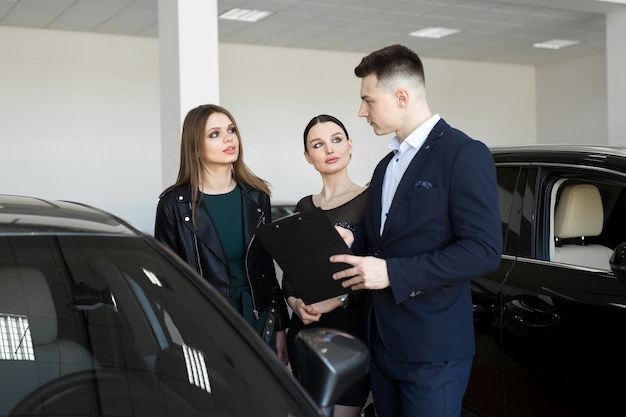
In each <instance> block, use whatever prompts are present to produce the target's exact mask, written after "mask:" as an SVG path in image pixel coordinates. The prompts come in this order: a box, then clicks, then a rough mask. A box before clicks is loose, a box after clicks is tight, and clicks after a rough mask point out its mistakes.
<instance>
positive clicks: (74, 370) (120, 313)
mask: <svg viewBox="0 0 626 417" xmlns="http://www.w3.org/2000/svg"><path fill="white" fill-rule="evenodd" d="M184 273H185V271H184V269H181V266H179V265H177V264H172V263H170V262H169V261H168V260H166V259H165V258H163V257H161V256H158V255H157V254H156V252H155V249H154V248H153V247H152V246H151V245H150V244H148V243H147V242H146V241H144V240H143V239H137V238H130V237H104V236H81V237H75V236H59V237H41V236H37V237H23V236H10V237H1V238H0V285H2V287H3V288H0V294H1V295H0V297H4V298H0V346H1V349H2V350H1V351H0V375H2V381H1V382H0V416H3V415H9V414H18V415H20V414H22V415H24V414H28V415H43V414H44V410H47V411H46V412H49V411H50V410H54V408H55V407H60V406H61V405H63V406H64V407H65V408H64V410H67V404H68V402H71V404H72V409H73V411H74V413H75V414H76V415H105V416H113V415H114V416H137V415H150V416H157V417H158V416H180V415H189V416H196V415H202V416H218V415H219V416H223V415H229V416H230V415H232V416H288V415H294V416H297V415H302V414H303V413H302V412H301V410H303V409H306V407H312V406H311V405H310V403H309V402H308V401H307V400H306V399H305V397H304V396H302V394H301V393H300V391H299V390H298V389H297V387H296V386H295V384H293V380H292V379H291V376H290V375H288V374H287V372H286V371H285V370H284V369H283V368H282V367H281V366H280V364H278V361H276V364H273V363H269V362H271V360H272V359H273V358H272V356H271V355H268V353H271V352H269V348H268V347H267V346H266V345H264V344H263V343H262V341H261V339H260V338H258V337H256V335H254V334H253V333H252V331H251V330H250V329H248V328H247V327H245V323H244V322H243V321H242V320H241V319H240V318H239V316H237V315H236V314H234V313H233V311H230V310H229V309H230V306H228V305H227V304H226V303H225V302H209V301H207V297H206V291H207V288H208V284H207V286H205V285H204V284H203V283H200V284H199V285H197V284H194V283H193V282H191V281H190V280H188V279H187V278H185V277H184V276H183V275H184ZM9 300H15V301H14V302H12V303H11V302H9ZM236 328H242V329H243V333H242V334H243V338H242V334H240V333H239V331H237V330H236ZM268 358H269V360H268ZM33 387H38V388H39V390H33V389H32V388H33ZM294 398H298V400H299V401H296V400H294ZM298 403H299V404H298ZM94 410H98V411H94Z"/></svg>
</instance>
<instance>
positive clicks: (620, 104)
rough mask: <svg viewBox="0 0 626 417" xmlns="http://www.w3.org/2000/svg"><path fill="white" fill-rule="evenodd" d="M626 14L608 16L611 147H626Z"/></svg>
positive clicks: (607, 56) (608, 85)
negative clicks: (625, 45) (625, 43)
mask: <svg viewBox="0 0 626 417" xmlns="http://www.w3.org/2000/svg"><path fill="white" fill-rule="evenodd" d="M625 40H626V12H614V13H610V14H608V15H607V16H606V63H607V65H606V67H607V76H606V78H607V87H608V91H607V97H608V127H609V128H608V134H609V138H608V139H609V141H608V143H609V145H619V146H626V77H625V76H624V74H626V48H625V47H624V41H625Z"/></svg>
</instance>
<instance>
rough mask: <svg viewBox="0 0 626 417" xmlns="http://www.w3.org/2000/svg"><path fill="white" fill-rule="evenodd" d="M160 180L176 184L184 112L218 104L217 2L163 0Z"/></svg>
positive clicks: (206, 0) (160, 57) (168, 183)
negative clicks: (203, 105)
mask: <svg viewBox="0 0 626 417" xmlns="http://www.w3.org/2000/svg"><path fill="white" fill-rule="evenodd" d="M158 18H159V76H160V93H161V167H162V170H161V176H162V177H161V180H162V182H163V187H167V186H169V185H171V184H173V183H174V181H175V180H176V176H177V174H178V166H179V163H180V134H181V130H182V124H183V120H184V118H185V115H186V114H187V112H188V111H189V110H191V109H192V108H194V107H196V106H198V105H200V104H207V103H214V104H219V50H218V30H217V19H218V17H217V0H159V8H158Z"/></svg>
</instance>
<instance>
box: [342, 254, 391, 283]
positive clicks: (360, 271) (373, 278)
mask: <svg viewBox="0 0 626 417" xmlns="http://www.w3.org/2000/svg"><path fill="white" fill-rule="evenodd" d="M330 261H331V262H335V263H346V264H350V265H352V268H348V269H344V270H343V271H339V272H335V273H334V274H333V279H335V280H338V279H345V278H349V279H346V280H345V281H343V282H342V283H341V285H342V286H343V287H344V288H351V289H353V290H362V289H369V290H382V289H383V288H387V287H388V286H389V285H390V284H389V276H388V274H387V261H385V260H384V259H380V258H375V257H373V256H355V255H333V256H331V257H330Z"/></svg>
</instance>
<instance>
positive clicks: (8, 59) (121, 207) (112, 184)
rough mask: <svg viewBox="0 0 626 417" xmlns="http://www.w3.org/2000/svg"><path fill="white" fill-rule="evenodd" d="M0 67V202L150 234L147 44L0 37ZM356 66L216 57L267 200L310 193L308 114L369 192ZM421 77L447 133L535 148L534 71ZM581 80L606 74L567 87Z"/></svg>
mask: <svg viewBox="0 0 626 417" xmlns="http://www.w3.org/2000/svg"><path fill="white" fill-rule="evenodd" d="M0 56H1V57H2V65H0V92H1V93H0V144H1V145H0V192H2V193H11V194H30V195H38V196H42V197H45V198H53V199H70V200H79V201H82V202H85V203H88V204H93V205H95V206H98V207H101V208H103V209H106V210H108V211H111V212H113V213H115V214H117V215H119V216H121V217H123V218H125V219H127V220H129V221H131V222H132V223H134V224H135V225H137V226H139V227H141V228H143V229H144V230H146V231H148V232H152V230H153V222H154V209H155V206H156V202H157V199H158V194H159V193H160V192H161V189H162V182H161V166H160V164H161V155H160V149H161V146H160V141H161V138H160V131H159V129H160V128H159V126H160V123H159V120H160V119H159V117H160V115H159V82H158V74H159V69H158V41H157V40H156V39H152V38H134V37H124V36H112V35H101V34H87V33H74V32H61V31H48V30H36V29H23V28H10V27H0ZM361 58H362V55H360V54H349V53H337V52H325V51H310V50H297V49H285V48H266V47H252V46H246V45H234V44H221V45H220V74H221V85H220V91H221V104H222V105H224V106H226V107H228V108H229V109H230V110H231V111H232V112H233V114H234V115H235V117H236V118H237V122H238V123H239V125H240V128H241V129H242V139H243V144H244V150H245V159H246V161H247V163H248V164H249V165H250V166H251V168H252V169H253V170H254V171H255V172H256V173H257V174H259V175H261V176H262V177H264V178H266V179H267V180H269V181H270V182H271V183H272V185H273V192H274V199H275V200H276V201H278V200H281V201H284V200H295V199H297V198H299V197H301V196H303V195H306V194H310V193H314V192H317V191H318V190H319V188H320V187H321V182H320V180H319V177H318V175H317V173H316V172H315V171H314V170H313V169H312V168H311V167H310V166H309V165H308V164H307V163H306V162H305V160H304V158H303V157H302V150H303V149H302V138H301V135H302V129H303V128H304V126H305V124H306V123H307V122H308V120H309V119H310V118H311V117H312V116H314V115H316V114H318V113H331V114H333V115H335V116H337V117H339V118H340V119H342V120H343V121H344V122H345V123H346V125H347V128H348V130H349V132H350V135H351V136H352V137H353V139H354V157H353V163H352V164H351V175H352V176H353V178H354V179H355V180H356V181H357V182H359V183H366V182H367V181H369V177H370V174H371V171H372V169H373V166H374V164H375V163H376V162H377V161H378V159H379V158H381V157H382V156H383V155H384V154H385V153H386V152H387V141H388V138H379V137H376V136H375V135H373V133H372V132H371V128H370V127H369V126H368V125H367V124H366V122H365V121H364V120H361V119H359V118H358V117H357V116H356V112H357V109H358V106H359V102H360V100H359V82H360V81H359V79H358V78H356V77H355V76H354V75H353V70H354V67H355V66H356V65H357V64H358V62H359V61H360V59H361ZM424 64H425V70H426V82H427V90H428V94H429V99H430V104H431V108H432V110H433V111H435V112H439V113H440V114H441V115H442V116H443V117H444V118H445V119H446V120H447V121H448V122H449V123H451V124H452V125H453V126H455V127H458V128H460V129H462V130H464V131H466V132H467V133H468V134H470V135H471V136H473V137H475V138H477V139H481V140H483V141H484V142H485V143H487V144H488V145H496V144H513V143H533V142H535V141H536V138H537V122H536V114H537V113H536V101H537V100H536V97H535V82H536V81H535V69H534V68H532V67H526V66H511V65H497V64H484V63H474V62H462V61H445V60H429V59H425V60H424ZM574 70H575V68H574ZM584 70H589V68H584ZM594 77H600V78H603V77H605V74H589V73H586V74H585V77H584V78H583V77H582V76H573V77H572V78H574V79H576V80H577V82H578V83H579V82H580V79H592V78H594ZM570 116H571V119H573V120H576V119H577V118H582V117H583V113H578V114H576V113H574V114H571V115H570ZM579 116H580V117H579ZM171 157H172V158H175V159H176V160H177V159H178V155H172V156H171ZM171 181H172V182H173V181H174V178H172V180H171Z"/></svg>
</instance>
